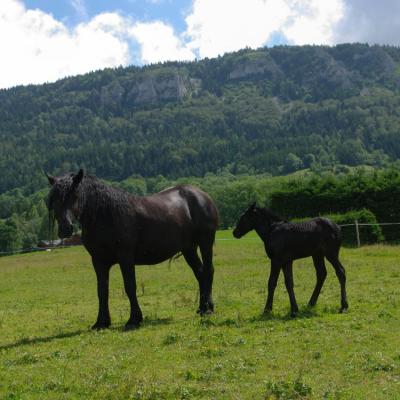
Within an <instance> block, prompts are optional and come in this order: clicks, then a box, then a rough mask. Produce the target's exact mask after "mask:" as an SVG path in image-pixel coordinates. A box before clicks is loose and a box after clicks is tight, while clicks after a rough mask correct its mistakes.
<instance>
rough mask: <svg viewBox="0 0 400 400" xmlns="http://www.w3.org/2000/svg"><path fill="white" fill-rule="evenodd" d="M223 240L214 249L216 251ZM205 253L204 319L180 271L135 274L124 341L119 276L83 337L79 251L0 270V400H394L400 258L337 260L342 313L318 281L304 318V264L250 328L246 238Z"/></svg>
mask: <svg viewBox="0 0 400 400" xmlns="http://www.w3.org/2000/svg"><path fill="white" fill-rule="evenodd" d="M223 239H225V240H223ZM230 239H231V234H230V233H229V232H220V233H219V235H218V240H217V241H216V245H215V250H214V251H215V284H214V301H215V306H216V312H215V314H214V315H212V316H209V317H205V318H200V317H199V316H198V315H197V314H196V313H195V310H196V308H197V303H198V299H197V298H198V292H197V285H196V282H195V279H194V276H193V275H192V272H191V270H190V269H189V268H188V267H187V266H186V264H185V262H184V260H183V258H179V259H177V260H174V261H172V263H171V264H168V263H163V264H161V265H157V266H151V267H147V266H140V267H137V269H136V271H137V280H138V296H139V302H140V304H141V307H142V311H143V314H144V316H145V321H144V323H143V326H142V327H141V328H140V329H138V330H135V331H129V332H125V331H124V330H123V327H124V324H125V322H126V320H127V319H128V315H129V307H128V299H127V297H126V295H125V293H124V290H123V284H122V278H121V274H120V271H119V268H117V267H114V268H113V269H112V273H111V282H110V286H111V289H110V309H111V317H112V327H111V328H110V329H107V330H104V331H99V332H93V331H91V330H90V329H89V327H90V326H91V324H93V323H94V322H95V319H96V316H97V295H96V281H95V274H94V271H93V270H92V267H91V264H90V260H89V257H88V254H87V253H86V252H85V250H84V249H83V248H82V247H75V248H68V249H59V250H54V251H51V252H40V253H32V254H22V255H15V256H10V257H2V258H0V399H8V400H11V399H13V400H14V399H147V400H150V399H252V400H255V399H303V398H304V399H308V398H309V399H400V247H398V246H371V247H362V248H360V249H343V251H342V257H341V258H342V262H343V264H344V266H345V267H346V269H347V277H348V299H349V305H350V308H349V311H348V313H346V314H339V313H338V309H339V302H340V295H339V284H338V282H337V279H336V276H335V274H334V272H333V269H332V268H331V267H330V265H329V266H328V278H327V280H326V283H325V286H324V288H323V290H322V293H321V296H320V298H319V303H318V306H317V307H316V309H314V310H308V309H307V308H306V304H307V301H308V299H309V297H310V295H311V292H312V290H313V287H314V284H315V275H314V268H313V267H312V264H311V260H309V259H305V260H300V261H297V262H296V263H295V268H294V278H295V291H296V295H297V300H298V303H299V306H300V308H301V312H300V315H299V316H298V317H297V318H296V319H291V318H290V317H289V300H288V296H287V293H286V291H285V289H284V284H283V278H282V276H281V278H280V280H279V284H278V288H277V290H276V296H275V302H274V311H273V313H272V315H270V316H268V317H263V316H261V311H262V310H263V307H264V302H265V296H266V280H267V277H268V272H269V261H268V260H267V259H266V257H265V255H264V250H263V246H262V243H261V242H260V240H259V239H257V238H256V237H255V236H254V235H249V236H246V237H244V238H243V239H241V240H230Z"/></svg>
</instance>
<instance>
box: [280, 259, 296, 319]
mask: <svg viewBox="0 0 400 400" xmlns="http://www.w3.org/2000/svg"><path fill="white" fill-rule="evenodd" d="M283 274H284V275H285V286H286V290H287V292H288V294H289V300H290V308H291V313H290V314H291V316H292V317H295V316H296V314H297V313H298V311H299V307H297V302H296V297H295V295H294V289H293V287H294V284H293V264H292V262H291V261H290V262H288V263H287V264H286V265H285V266H284V267H283Z"/></svg>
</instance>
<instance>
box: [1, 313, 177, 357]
mask: <svg viewBox="0 0 400 400" xmlns="http://www.w3.org/2000/svg"><path fill="white" fill-rule="evenodd" d="M171 322H172V318H171V317H168V318H148V317H146V318H145V319H144V321H143V324H142V325H141V326H140V327H139V329H140V328H141V327H146V326H159V325H166V324H170V323H171ZM100 331H104V332H107V331H108V332H109V331H119V332H121V331H125V325H122V326H118V325H116V326H111V327H109V328H107V329H104V330H100ZM100 331H96V330H92V329H90V328H88V329H79V330H76V331H73V332H60V333H57V334H55V335H50V336H39V337H33V338H31V337H24V338H22V339H19V340H17V341H16V342H14V343H9V344H5V345H0V351H1V350H9V349H14V348H17V347H20V346H29V345H34V344H40V343H48V342H51V341H53V340H59V339H67V338H73V337H75V336H79V335H82V334H85V333H87V334H89V333H93V334H94V333H96V332H100Z"/></svg>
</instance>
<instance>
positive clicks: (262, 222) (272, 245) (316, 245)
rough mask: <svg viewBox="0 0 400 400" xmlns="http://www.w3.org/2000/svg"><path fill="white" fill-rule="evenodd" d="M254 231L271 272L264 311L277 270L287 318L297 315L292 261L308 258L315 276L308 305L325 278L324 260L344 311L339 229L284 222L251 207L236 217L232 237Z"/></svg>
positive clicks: (325, 223) (318, 222)
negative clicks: (335, 280)
mask: <svg viewBox="0 0 400 400" xmlns="http://www.w3.org/2000/svg"><path fill="white" fill-rule="evenodd" d="M252 229H255V231H256V232H257V234H258V236H260V238H261V239H262V241H263V242H264V247H265V251H266V253H267V255H268V257H269V258H270V259H271V272H270V276H269V281H268V297H267V303H266V305H265V309H264V312H265V313H268V312H270V311H271V310H272V303H273V298H274V291H275V288H276V283H277V281H278V277H279V273H280V270H281V269H283V273H284V276H285V285H286V289H287V291H288V294H289V299H290V306H291V315H292V316H295V315H296V313H297V312H298V307H297V302H296V298H295V295H294V291H293V272H292V264H293V260H297V259H299V258H304V257H310V256H311V257H312V258H313V261H314V266H315V270H316V273H317V284H316V286H315V289H314V292H313V294H312V296H311V298H310V301H309V303H308V304H309V306H315V304H316V302H317V300H318V296H319V293H320V291H321V288H322V285H323V284H324V281H325V278H326V274H327V273H326V268H325V261H324V257H326V258H327V259H328V261H329V262H330V263H331V264H332V265H333V268H334V269H335V272H336V275H337V277H338V279H339V282H340V287H341V308H340V312H343V311H344V310H346V309H347V308H348V304H347V297H346V273H345V269H344V267H343V265H342V264H341V262H340V261H339V250H340V245H341V231H340V227H339V226H338V225H336V224H335V223H334V222H332V221H330V220H329V219H327V218H314V219H311V220H309V221H305V222H298V223H294V222H288V221H285V220H283V219H282V218H280V217H278V216H276V215H274V214H273V213H272V212H271V211H270V210H269V209H267V208H259V207H257V206H256V204H255V203H254V204H252V205H251V206H250V207H249V208H248V209H247V210H246V212H245V213H244V214H243V215H242V216H241V217H240V219H239V222H238V223H237V226H236V228H235V229H234V231H233V236H234V237H236V238H241V237H242V236H243V235H245V234H246V233H247V232H249V231H251V230H252Z"/></svg>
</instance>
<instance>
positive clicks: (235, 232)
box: [232, 228, 243, 239]
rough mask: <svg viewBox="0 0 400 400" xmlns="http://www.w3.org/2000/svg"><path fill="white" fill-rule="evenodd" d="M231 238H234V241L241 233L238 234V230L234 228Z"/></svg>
mask: <svg viewBox="0 0 400 400" xmlns="http://www.w3.org/2000/svg"><path fill="white" fill-rule="evenodd" d="M232 235H233V237H235V238H236V239H240V238H241V237H242V236H243V235H242V233H241V232H239V230H238V229H237V228H236V229H234V230H233V232H232Z"/></svg>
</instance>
